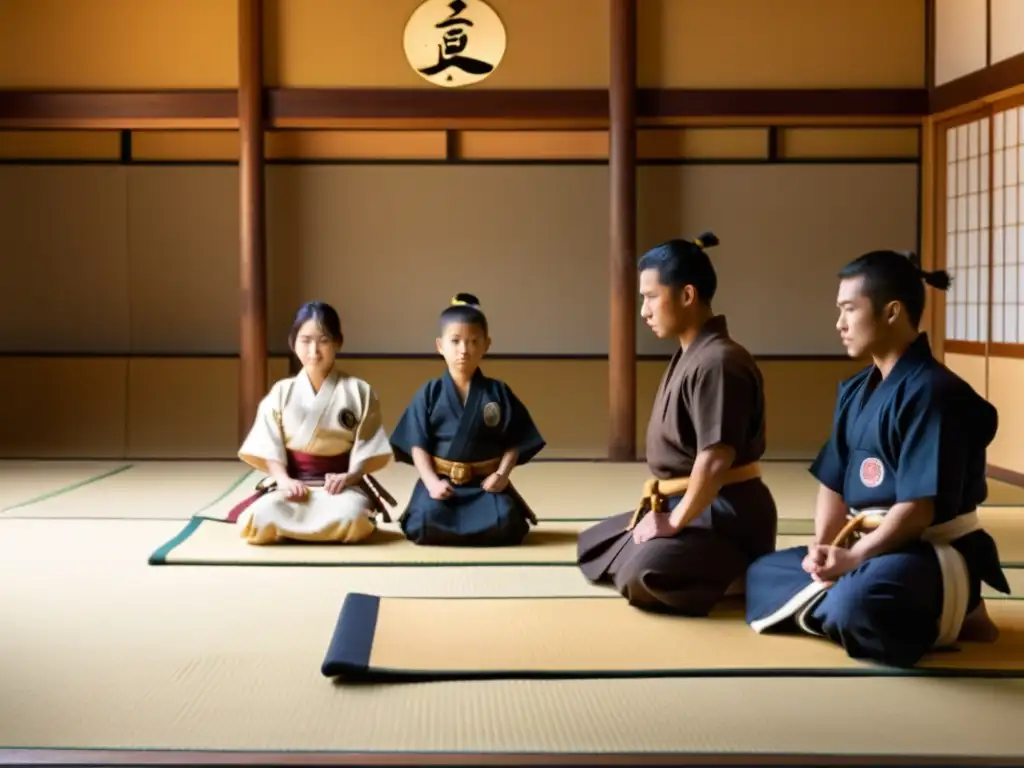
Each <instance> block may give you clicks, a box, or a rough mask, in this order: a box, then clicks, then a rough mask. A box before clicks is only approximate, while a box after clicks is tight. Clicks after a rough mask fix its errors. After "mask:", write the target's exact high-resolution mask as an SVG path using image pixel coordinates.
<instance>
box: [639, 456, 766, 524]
mask: <svg viewBox="0 0 1024 768" xmlns="http://www.w3.org/2000/svg"><path fill="white" fill-rule="evenodd" d="M759 477H761V464H760V462H757V461H752V462H751V463H750V464H743V465H742V466H739V467H730V468H729V469H728V470H727V471H726V473H725V480H724V481H723V482H722V485H735V484H736V483H745V482H746V481H747V480H756V479H757V478H759ZM689 487H690V478H689V477H671V478H668V479H666V480H660V479H658V478H656V477H652V478H649V479H648V480H647V481H646V482H645V483H644V491H643V496H642V497H641V499H640V503H639V504H638V505H637V508H636V512H634V513H633V519H632V520H630V521H629V525H628V526H626V530H627V531H631V530H633V528H635V527H636V524H637V523H639V522H640V520H641V519H642V518H643V516H644V515H645V514H647V513H648V512H664V511H665V500H666V499H668V498H671V497H673V496H682V495H683V494H684V493H686V489H687V488H689Z"/></svg>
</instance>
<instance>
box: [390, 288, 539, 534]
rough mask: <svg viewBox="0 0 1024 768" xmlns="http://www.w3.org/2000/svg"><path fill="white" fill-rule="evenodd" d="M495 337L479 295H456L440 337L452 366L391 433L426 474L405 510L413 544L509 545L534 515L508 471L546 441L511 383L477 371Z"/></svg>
mask: <svg viewBox="0 0 1024 768" xmlns="http://www.w3.org/2000/svg"><path fill="white" fill-rule="evenodd" d="M490 343H491V340H490V338H489V336H488V331H487V319H486V318H485V317H484V314H483V312H481V311H480V307H479V302H478V301H477V299H476V297H475V296H471V295H469V294H458V295H457V296H456V297H455V298H454V299H453V300H452V305H451V306H450V307H448V308H447V309H446V310H445V311H444V312H443V313H442V314H441V336H440V338H438V339H437V349H438V352H440V353H441V355H442V356H443V357H444V359H445V362H446V363H447V365H448V371H447V372H446V373H445V374H444V375H443V376H441V377H439V378H436V379H431V380H430V381H428V382H427V383H426V384H424V385H423V386H422V387H421V388H420V390H419V391H418V392H417V393H416V396H415V398H414V399H413V401H412V403H411V404H410V405H409V407H408V408H407V409H406V411H405V413H404V414H403V415H402V418H401V419H400V420H399V422H398V424H397V426H396V427H395V430H394V433H393V434H392V435H391V445H392V449H393V450H394V454H395V458H396V459H397V460H398V461H401V462H405V463H411V464H413V465H415V467H416V469H417V470H418V471H419V475H420V479H419V480H418V481H417V483H416V487H415V488H414V489H413V492H412V498H411V499H410V500H409V505H408V507H407V508H406V510H405V512H404V513H403V514H402V517H401V518H400V524H401V526H402V530H403V531H404V532H405V535H406V536H407V537H408V538H409V540H410V541H413V542H415V543H417V544H427V545H431V544H433V545H445V546H460V545H467V546H481V547H484V546H513V545H517V544H520V543H522V541H523V539H524V538H525V537H526V534H527V533H528V532H529V525H530V523H531V522H532V523H536V522H537V520H536V517H535V516H534V514H533V512H532V511H531V510H530V508H529V507H528V506H527V504H526V502H525V501H524V500H523V498H522V497H521V496H520V495H519V494H518V492H516V490H515V489H514V488H513V487H512V485H511V484H510V483H509V474H510V473H511V471H512V468H513V467H515V466H517V465H519V464H525V463H526V462H528V461H530V459H532V458H533V457H534V456H536V455H537V453H538V452H539V451H540V450H541V449H542V448H543V447H544V440H543V439H542V438H541V436H540V433H539V432H538V431H537V428H536V426H535V425H534V423H533V420H532V419H531V418H530V413H529V411H527V409H526V406H524V405H523V404H522V403H521V402H520V401H519V398H517V397H516V396H515V394H514V393H513V392H512V390H511V389H510V388H509V387H508V386H507V385H506V384H505V383H503V382H501V381H498V380H497V379H491V378H488V377H487V376H484V374H483V372H482V371H481V370H480V360H481V359H482V358H483V356H484V354H485V353H486V352H487V349H488V348H489V347H490Z"/></svg>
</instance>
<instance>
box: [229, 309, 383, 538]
mask: <svg viewBox="0 0 1024 768" xmlns="http://www.w3.org/2000/svg"><path fill="white" fill-rule="evenodd" d="M342 341H343V337H342V333H341V321H340V320H339V318H338V313H337V312H336V311H335V310H334V308H332V307H331V306H330V305H328V304H324V303H322V302H318V301H314V302H309V303H307V304H304V305H303V306H302V307H301V308H300V309H299V311H298V314H297V315H296V317H295V322H294V324H293V325H292V330H291V333H289V335H288V345H289V346H290V347H291V349H292V351H293V352H294V353H295V356H296V357H297V358H298V359H299V361H300V362H301V363H302V370H301V371H300V372H299V373H298V375H296V376H294V377H292V378H288V379H282V380H281V381H278V382H276V383H275V384H274V385H273V386H272V387H271V389H270V392H269V393H268V394H267V395H266V397H264V398H263V400H262V401H261V402H260V405H259V410H258V411H257V414H256V420H255V423H254V424H253V426H252V429H251V430H250V432H249V435H248V436H247V437H246V439H245V441H244V442H243V443H242V447H241V448H240V449H239V452H238V456H239V458H240V459H241V460H242V461H244V462H245V463H246V464H248V465H250V466H251V467H254V468H255V469H257V470H260V471H262V472H266V473H267V475H269V477H268V478H267V479H266V480H265V481H264V483H263V484H261V487H260V488H259V489H258V491H259V492H258V493H257V495H256V496H255V497H253V498H252V499H250V500H249V501H248V502H246V503H245V506H246V510H245V511H244V512H243V513H242V517H244V518H245V519H244V525H243V527H242V537H243V538H245V539H246V540H247V541H248V542H249V543H250V544H273V543H277V542H279V541H281V540H282V539H294V540H299V541H315V542H333V543H338V544H353V543H356V542H359V541H362V540H363V539H365V538H366V537H368V536H369V535H370V534H372V533H373V532H374V531H375V530H376V522H375V520H374V517H375V515H376V514H377V513H383V515H384V518H385V520H390V517H389V516H388V514H387V511H386V508H385V507H384V503H383V502H387V503H388V504H390V505H391V506H394V505H395V500H394V499H393V498H392V497H391V496H390V495H388V493H387V492H386V491H384V489H383V488H381V487H380V485H379V484H377V483H376V481H374V480H373V478H372V477H371V476H370V473H371V472H376V471H378V470H380V469H382V468H383V467H385V466H386V465H387V464H388V463H389V462H390V461H391V459H392V452H391V445H390V443H389V441H388V436H387V433H386V432H385V431H384V427H383V424H382V422H381V413H380V404H379V402H378V400H377V395H376V394H375V393H374V391H373V389H372V388H371V387H370V385H369V384H367V383H366V382H365V381H363V380H362V379H358V378H355V377H354V376H349V375H347V374H345V373H343V372H341V371H339V370H337V369H336V368H335V365H334V363H335V357H336V356H337V354H338V351H339V350H340V349H341V345H342ZM239 521H240V522H243V521H242V520H241V518H239Z"/></svg>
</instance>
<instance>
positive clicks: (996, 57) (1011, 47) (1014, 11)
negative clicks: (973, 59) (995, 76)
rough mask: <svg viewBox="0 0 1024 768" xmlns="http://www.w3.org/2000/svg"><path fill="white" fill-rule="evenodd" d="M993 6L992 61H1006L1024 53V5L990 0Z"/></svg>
mask: <svg viewBox="0 0 1024 768" xmlns="http://www.w3.org/2000/svg"><path fill="white" fill-rule="evenodd" d="M989 2H991V4H992V60H991V61H990V62H989V63H990V64H995V63H996V62H997V61H1004V60H1005V59H1009V58H1012V57H1014V56H1017V55H1018V54H1021V53H1024V3H1022V2H1021V0H989Z"/></svg>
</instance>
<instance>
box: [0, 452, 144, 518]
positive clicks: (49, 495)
mask: <svg viewBox="0 0 1024 768" xmlns="http://www.w3.org/2000/svg"><path fill="white" fill-rule="evenodd" d="M134 466H135V464H122V465H120V466H117V467H114V468H113V469H108V470H107V471H105V472H100V473H99V474H98V475H93V476H91V477H87V478H85V479H84V480H78V481H76V482H74V483H71V484H70V485H65V486H64V487H62V488H57V489H55V490H52V491H47V492H46V493H41V494H39V495H38V496H34V497H32V498H31V499H29V500H28V501H21V502H18V503H17V504H12V505H11V506H9V507H4V508H3V509H0V515H2V514H3V513H5V512H11V511H13V510H15V509H22V508H23V507H31V506H32V505H33V504H38V503H39V502H41V501H46V500H47V499H53V498H56V497H57V496H63V495H64V494H65V493H71V491H77V490H78V489H79V488H83V487H85V486H87V485H92V484H93V483H98V482H99V481H100V480H106V479H107V478H108V477H113V476H114V475H119V474H121V473H122V472H126V471H127V470H129V469H131V468H132V467H134Z"/></svg>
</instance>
